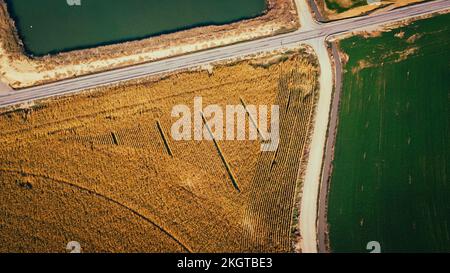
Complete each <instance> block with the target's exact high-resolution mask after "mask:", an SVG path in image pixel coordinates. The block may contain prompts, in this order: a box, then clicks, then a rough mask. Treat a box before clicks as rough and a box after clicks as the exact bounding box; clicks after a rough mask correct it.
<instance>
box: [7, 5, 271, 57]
mask: <svg viewBox="0 0 450 273" xmlns="http://www.w3.org/2000/svg"><path fill="white" fill-rule="evenodd" d="M6 2H7V5H8V11H9V13H10V15H11V17H12V18H13V19H14V20H15V22H16V27H17V30H18V32H19V36H20V38H21V39H22V41H23V43H24V46H25V50H26V51H27V53H29V54H32V55H34V56H42V55H46V54H54V53H58V52H63V51H70V50H74V49H82V48H89V47H95V46H99V45H105V44H113V43H118V42H124V41H131V40H137V39H142V38H146V37H152V36H157V35H160V34H164V33H171V32H175V31H179V30H184V29H189V28H193V27H198V26H206V25H223V24H228V23H231V22H235V21H240V20H243V19H248V18H253V17H257V16H259V15H262V14H263V13H264V12H265V11H266V8H267V3H266V0H245V1H242V0H163V1H162V0H126V1H124V0H79V2H80V5H69V3H72V2H78V1H72V0H39V1H29V0H7V1H6Z"/></svg>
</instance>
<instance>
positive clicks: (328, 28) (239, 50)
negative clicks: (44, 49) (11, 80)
mask: <svg viewBox="0 0 450 273" xmlns="http://www.w3.org/2000/svg"><path fill="white" fill-rule="evenodd" d="M448 8H450V1H448V0H437V1H433V2H426V3H424V4H419V5H415V6H411V7H406V8H401V9H397V10H393V11H389V12H386V13H383V14H378V15H373V16H365V17H359V18H351V19H347V20H342V21H337V22H331V23H326V24H320V25H319V27H318V28H317V29H313V30H308V31H296V32H292V33H288V34H283V35H279V36H274V37H269V38H264V39H260V40H255V41H249V42H245V43H241V44H236V45H230V46H226V47H221V48H215V49H211V50H207V51H201V52H197V53H193V54H189V55H184V56H179V57H174V58H170V59H166V60H161V61H157V62H152V63H145V64H141V65H136V66H132V67H127V68H121V69H117V70H112V71H106V72H102V73H97V74H92V75H88V76H82V77H77V78H73V79H68V80H63V81H59V82H55V83H50V84H46V85H42V86H36V87H31V88H26V89H21V90H16V91H13V92H11V91H10V92H6V93H1V94H0V107H6V106H11V105H16V104H20V103H26V102H30V101H33V100H38V99H43V98H48V97H53V96H60V95H66V94H70V93H74V92H78V91H81V90H85V89H89V88H93V87H98V86H101V85H108V84H112V83H117V82H121V81H126V80H130V79H136V78H140V77H144V76H149V75H155V74H160V73H167V72H171V71H175V70H179V69H185V68H190V67H196V66H199V65H205V64H209V63H212V62H216V61H220V60H225V59H230V58H235V57H241V56H245V55H249V54H253V53H258V52H264V51H272V50H276V49H280V48H282V47H286V46H292V45H295V44H297V43H299V42H305V41H310V40H314V39H316V38H321V37H328V36H330V35H336V34H343V33H347V32H352V31H355V30H358V29H363V28H366V27H373V26H377V25H381V24H385V23H390V22H395V21H398V20H402V19H406V18H410V17H414V16H418V15H424V14H428V13H432V12H437V11H441V10H445V9H448Z"/></svg>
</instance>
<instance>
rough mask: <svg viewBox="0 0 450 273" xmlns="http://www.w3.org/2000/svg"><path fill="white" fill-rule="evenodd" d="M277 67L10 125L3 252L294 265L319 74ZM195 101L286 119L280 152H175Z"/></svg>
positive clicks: (131, 94) (3, 174)
mask: <svg viewBox="0 0 450 273" xmlns="http://www.w3.org/2000/svg"><path fill="white" fill-rule="evenodd" d="M270 60H273V59H270ZM277 60H278V61H276V62H273V61H269V62H267V59H266V60H262V59H260V60H252V61H240V62H237V63H234V64H227V65H220V66H216V67H215V68H214V71H213V72H212V73H208V72H207V71H190V72H180V73H177V74H172V75H168V76H165V77H164V78H160V79H153V80H152V79H149V80H146V81H145V82H144V81H141V82H139V83H130V84H127V85H122V86H116V87H109V88H103V89H100V90H95V91H92V92H89V93H83V94H79V95H76V96H71V97H66V98H58V99H54V100H49V101H46V102H41V103H39V105H35V106H34V107H32V108H30V109H27V110H16V111H11V112H4V113H2V114H0V143H1V145H0V199H1V200H2V202H1V203H0V251H1V252H4V251H13V252H64V251H65V248H66V245H67V243H68V242H69V241H78V242H80V244H81V246H82V249H83V252H240V251H243V252H289V251H292V250H293V246H294V243H295V233H296V230H295V227H296V221H297V220H296V215H298V211H297V210H296V207H297V206H298V202H299V198H300V196H301V187H300V186H301V176H302V171H303V170H304V166H305V163H306V160H307V155H308V145H309V143H308V142H309V141H308V140H309V138H310V135H311V133H312V132H311V130H312V128H311V125H312V121H313V118H314V111H315V103H316V101H317V99H318V91H317V89H318V83H317V79H318V74H319V71H318V68H317V61H316V59H315V56H313V55H311V54H310V53H307V50H304V49H301V50H299V51H295V52H290V53H286V54H284V55H283V56H282V58H278V59H277ZM198 96H201V97H202V98H203V105H204V106H206V105H211V104H217V105H219V106H222V107H223V108H224V109H225V106H226V105H239V104H248V105H273V104H278V105H280V120H281V123H280V136H281V140H280V145H279V147H278V150H277V151H276V152H260V144H261V143H260V141H259V140H256V141H250V140H246V141H220V140H215V141H207V140H204V141H194V140H192V141H175V140H174V139H173V138H172V137H171V126H172V124H173V123H174V122H175V121H176V120H177V119H176V118H172V117H171V110H172V107H173V106H174V105H179V104H184V105H188V106H191V107H192V104H193V101H194V97H198ZM249 126H252V124H251V123H250V122H248V123H247V127H249ZM301 166H303V167H301Z"/></svg>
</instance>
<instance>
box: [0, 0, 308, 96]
mask: <svg viewBox="0 0 450 273" xmlns="http://www.w3.org/2000/svg"><path fill="white" fill-rule="evenodd" d="M267 2H268V9H267V11H266V12H265V13H264V15H262V16H259V17H256V18H253V19H248V20H243V21H240V22H236V23H232V24H228V25H221V26H206V27H198V28H193V29H190V30H185V31H179V32H175V33H171V34H166V35H161V36H157V37H151V38H147V39H143V40H137V41H130V42H125V43H120V44H113V45H107V46H100V47H96V48H90V49H84V50H76V51H71V52H65V53H60V54H56V55H48V56H44V57H38V58H37V57H31V56H27V55H26V54H25V51H24V48H23V44H22V41H21V40H20V38H19V36H18V34H17V30H16V27H15V25H14V21H13V20H12V19H11V17H10V16H9V14H8V12H7V7H6V2H5V1H4V0H0V36H1V37H2V39H1V40H0V81H2V82H3V83H6V84H8V85H10V86H11V87H13V88H16V89H17V88H25V87H30V86H33V85H40V84H45V83H49V82H53V81H58V80H62V79H68V78H73V77H77V76H81V75H87V74H92V73H97V72H102V71H107V70H112V69H117V68H122V67H127V66H132V65H136V64H141V63H145V62H151V61H155V60H160V59H164V58H169V57H174V56H177V55H183V54H187V53H192V52H194V51H200V50H206V49H210V48H214V47H220V46H225V45H230V44H234V43H239V42H243V41H249V40H254V39H259V38H263V37H269V36H273V35H277V34H281V33H286V32H290V31H294V30H297V29H298V28H299V27H300V23H299V20H298V15H297V10H296V8H295V4H294V0H267Z"/></svg>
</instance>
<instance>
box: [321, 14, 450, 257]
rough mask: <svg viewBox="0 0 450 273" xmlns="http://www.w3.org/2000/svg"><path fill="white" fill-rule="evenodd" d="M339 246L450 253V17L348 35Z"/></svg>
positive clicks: (336, 230) (333, 217)
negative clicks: (373, 244)
mask: <svg viewBox="0 0 450 273" xmlns="http://www.w3.org/2000/svg"><path fill="white" fill-rule="evenodd" d="M340 46H341V49H342V50H343V51H344V52H345V53H346V54H347V55H348V56H349V61H348V62H347V64H346V65H345V70H346V71H345V74H344V86H343V94H342V98H341V105H340V117H339V128H338V134H337V139H336V149H335V161H334V171H333V177H332V181H331V190H330V197H329V212H328V221H329V224H330V242H331V248H332V251H334V252H367V250H366V245H367V243H368V242H369V241H378V242H379V243H380V244H381V251H382V252H403V251H404V252H438V251H445V252H449V251H450V239H449V233H450V231H449V229H450V181H449V178H448V172H449V167H450V166H449V148H450V147H449V139H450V136H449V100H450V92H449V91H450V14H447V15H441V16H438V17H434V18H431V19H426V20H421V21H417V22H414V23H412V24H410V25H408V26H406V27H402V28H398V29H395V30H392V31H391V32H386V33H383V34H381V35H380V36H378V37H372V38H363V37H361V36H357V37H351V38H348V39H345V40H342V41H341V42H340Z"/></svg>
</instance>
